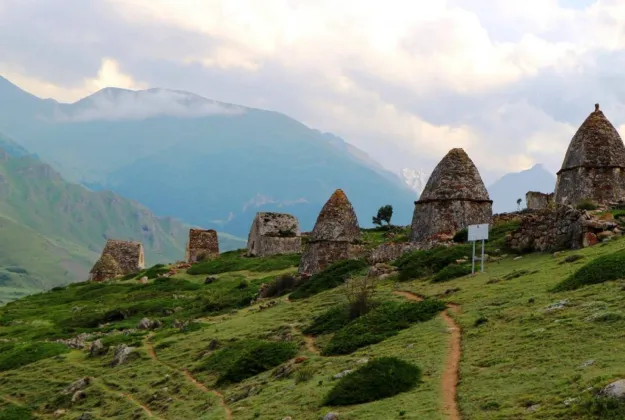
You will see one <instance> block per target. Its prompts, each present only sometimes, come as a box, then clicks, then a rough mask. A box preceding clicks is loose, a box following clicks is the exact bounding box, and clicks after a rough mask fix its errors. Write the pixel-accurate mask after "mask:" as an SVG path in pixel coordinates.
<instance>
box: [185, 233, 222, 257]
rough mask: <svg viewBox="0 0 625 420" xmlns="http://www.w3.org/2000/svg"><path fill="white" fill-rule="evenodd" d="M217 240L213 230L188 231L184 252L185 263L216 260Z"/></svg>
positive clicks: (217, 253)
mask: <svg viewBox="0 0 625 420" xmlns="http://www.w3.org/2000/svg"><path fill="white" fill-rule="evenodd" d="M218 256H219V239H218V238H217V232H216V231H215V230H213V229H208V230H205V229H189V240H188V241H187V248H186V252H185V261H187V263H189V264H193V263H195V262H199V261H204V260H209V259H213V258H217V257H218Z"/></svg>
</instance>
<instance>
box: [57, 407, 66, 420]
mask: <svg viewBox="0 0 625 420" xmlns="http://www.w3.org/2000/svg"><path fill="white" fill-rule="evenodd" d="M65 413H66V411H65V410H63V409H62V408H61V409H59V410H56V411H55V412H54V418H59V417H61V416H64V415H65Z"/></svg>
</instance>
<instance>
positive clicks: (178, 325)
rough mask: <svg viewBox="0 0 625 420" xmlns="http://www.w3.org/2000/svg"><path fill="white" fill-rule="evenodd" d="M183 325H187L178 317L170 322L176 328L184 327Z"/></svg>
mask: <svg viewBox="0 0 625 420" xmlns="http://www.w3.org/2000/svg"><path fill="white" fill-rule="evenodd" d="M185 325H187V323H186V322H183V321H180V320H178V319H175V320H174V322H173V323H172V326H173V327H174V328H178V329H181V328H184V327H185Z"/></svg>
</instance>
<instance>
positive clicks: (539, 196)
mask: <svg viewBox="0 0 625 420" xmlns="http://www.w3.org/2000/svg"><path fill="white" fill-rule="evenodd" d="M525 204H526V205H527V208H528V209H530V210H541V209H546V208H549V207H552V206H553V205H554V201H553V193H550V194H545V193H541V192H538V191H528V192H527V193H526V194H525Z"/></svg>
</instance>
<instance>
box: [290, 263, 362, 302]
mask: <svg viewBox="0 0 625 420" xmlns="http://www.w3.org/2000/svg"><path fill="white" fill-rule="evenodd" d="M366 267H367V263H366V262H365V261H363V260H343V261H338V262H336V263H334V264H332V265H330V266H329V267H327V268H326V269H325V270H322V271H320V272H319V273H317V274H315V275H313V276H312V277H311V278H310V279H309V280H308V281H307V282H306V283H304V284H302V285H301V286H299V287H298V288H297V289H296V290H295V291H294V292H293V293H291V295H290V296H289V298H290V299H292V300H294V299H303V298H307V297H310V296H313V295H316V294H317V293H321V292H323V291H325V290H330V289H334V288H335V287H338V286H340V285H341V284H343V283H344V282H345V280H346V279H347V278H348V277H349V276H351V275H353V274H356V273H358V272H361V271H363V270H364V269H365V268H366Z"/></svg>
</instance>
